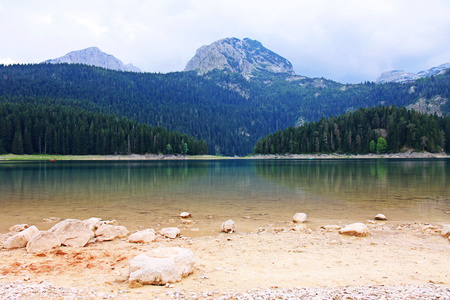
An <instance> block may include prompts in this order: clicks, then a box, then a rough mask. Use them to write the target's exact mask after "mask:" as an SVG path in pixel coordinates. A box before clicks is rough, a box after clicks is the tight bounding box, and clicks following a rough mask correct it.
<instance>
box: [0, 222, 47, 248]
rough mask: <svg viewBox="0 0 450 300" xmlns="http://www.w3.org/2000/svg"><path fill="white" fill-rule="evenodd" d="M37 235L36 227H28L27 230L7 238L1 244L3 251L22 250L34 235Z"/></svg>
mask: <svg viewBox="0 0 450 300" xmlns="http://www.w3.org/2000/svg"><path fill="white" fill-rule="evenodd" d="M38 233H39V229H38V228H37V227H36V226H34V225H33V226H30V227H28V228H27V229H25V230H23V231H21V232H19V233H17V234H15V235H13V236H11V237H9V238H8V239H7V240H6V242H5V243H4V244H3V248H5V249H16V248H23V247H25V246H26V245H27V243H28V241H30V240H31V239H32V238H33V237H34V236H35V235H36V234H38Z"/></svg>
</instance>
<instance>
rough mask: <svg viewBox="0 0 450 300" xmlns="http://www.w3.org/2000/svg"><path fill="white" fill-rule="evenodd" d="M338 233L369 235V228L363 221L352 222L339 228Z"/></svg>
mask: <svg viewBox="0 0 450 300" xmlns="http://www.w3.org/2000/svg"><path fill="white" fill-rule="evenodd" d="M339 233H340V234H346V235H353V236H368V235H370V231H369V228H368V227H367V226H366V225H365V224H363V223H353V224H350V225H347V226H345V227H344V228H342V229H340V230H339Z"/></svg>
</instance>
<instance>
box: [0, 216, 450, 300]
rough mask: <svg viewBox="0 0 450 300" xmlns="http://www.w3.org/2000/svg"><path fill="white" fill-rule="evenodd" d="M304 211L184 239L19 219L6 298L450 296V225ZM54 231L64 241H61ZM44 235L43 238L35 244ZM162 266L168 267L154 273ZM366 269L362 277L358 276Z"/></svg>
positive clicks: (6, 261) (0, 282)
mask: <svg viewBox="0 0 450 300" xmlns="http://www.w3.org/2000/svg"><path fill="white" fill-rule="evenodd" d="M191 218H192V215H191V214H190V213H187V212H182V213H181V214H180V220H182V221H189V220H190V219H191ZM306 218H307V216H306V214H304V213H296V214H295V215H294V216H293V220H292V223H291V225H290V226H287V227H286V226H285V227H274V226H273V225H272V224H269V225H267V226H261V227H259V228H258V229H257V231H256V232H254V233H249V234H242V233H239V231H238V228H237V226H236V223H234V222H233V221H232V220H228V221H225V222H223V223H222V225H221V226H220V228H221V231H222V234H221V235H220V236H218V237H202V238H186V237H183V236H181V235H180V230H179V229H178V228H176V227H169V228H163V229H161V230H160V231H159V232H155V231H154V230H153V229H151V228H148V229H145V230H141V231H137V232H134V233H131V234H130V233H129V232H128V231H127V230H126V228H125V227H124V226H119V225H118V224H117V221H115V220H112V221H104V220H101V219H99V218H90V219H87V220H84V221H81V220H76V219H66V220H60V219H58V218H49V219H45V220H46V222H55V223H56V224H55V225H54V226H53V227H52V228H51V229H50V230H48V231H45V232H43V231H41V232H39V231H38V230H37V228H34V227H35V226H28V225H27V224H17V225H14V226H12V227H11V228H10V232H9V233H7V234H3V235H1V236H0V244H1V245H2V247H3V249H2V250H1V251H0V261H2V263H1V264H0V298H1V299H11V300H12V299H42V298H46V299H148V298H150V297H151V298H158V299H160V298H167V299H380V298H381V299H449V298H450V285H449V284H448V283H449V281H448V278H447V276H448V274H450V273H448V267H447V265H448V264H446V262H445V257H446V255H448V253H449V250H450V247H449V243H448V242H450V225H448V224H440V225H432V224H427V223H422V222H414V223H403V224H395V223H388V222H387V218H386V216H384V215H383V214H378V215H376V216H375V217H374V219H372V220H367V221H365V222H364V223H354V224H348V225H324V226H320V227H318V228H316V229H314V230H312V229H311V228H308V227H307V226H305V224H304V222H305V221H306ZM47 235H50V239H49V236H47ZM55 236H56V237H57V240H58V242H57V243H53V239H54V237H55ZM37 237H39V238H40V239H42V238H43V240H44V241H45V243H36V242H35V241H34V239H36V238H37ZM33 241H34V242H33ZM33 243H34V245H32V244H33ZM30 245H31V246H30ZM24 247H25V248H24ZM36 247H37V248H36ZM346 252H348V253H346ZM194 253H195V257H194ZM377 253H378V254H377ZM385 256H389V257H390V260H389V259H388V258H387V257H385ZM443 258H444V259H443ZM447 258H448V256H447ZM293 259H294V260H293ZM384 259H386V261H383V260H384ZM270 261H272V264H270V263H269V262H270ZM141 263H144V264H141ZM146 263H148V264H146ZM287 263H289V264H292V265H291V266H288V265H286V264H287ZM405 263H406V264H408V265H409V266H407V268H406V269H405V270H399V271H398V272H397V271H394V270H395V269H396V268H399V267H403V264H405ZM321 264H322V266H321ZM352 264H356V265H357V266H356V267H357V268H356V269H353V267H354V266H353V265H352ZM358 264H361V266H362V267H363V269H361V266H358ZM395 264H399V265H398V266H395ZM155 265H156V266H157V268H156V269H158V268H159V269H160V270H156V271H155V270H154V269H153V266H155ZM259 265H262V266H263V267H262V268H261V267H260V266H259ZM297 265H298V267H297ZM308 265H309V266H308ZM72 268H73V270H72ZM169 269H170V271H168V270H169ZM172 269H173V270H172ZM299 269H300V270H299ZM364 269H371V270H367V272H366V270H364ZM161 270H162V273H158V274H157V275H155V274H156V273H155V272H159V271H161ZM389 270H391V271H389ZM416 270H417V271H416ZM88 271H91V272H93V273H92V274H91V273H89V272H88ZM144 271H145V272H148V271H150V275H148V273H147V274H144V273H145V272H144ZM347 271H348V272H349V273H348V274H346V275H344V274H345V272H347ZM380 271H381V273H380V274H379V275H377V276H375V277H374V278H372V279H370V278H369V277H371V276H374V275H373V274H372V273H376V272H380ZM392 271H394V272H392ZM414 271H415V272H414ZM83 273H86V274H83ZM133 273H135V274H133ZM137 273H139V274H137ZM174 273H177V274H175V275H174ZM277 273H279V274H278V277H276V276H275V277H273V278H272V276H273V275H275V274H277ZM327 273H330V274H331V275H330V276H327ZM391 273H392V274H391ZM393 273H397V274H393ZM404 273H410V274H409V275H408V276H409V277H404V276H403V274H404ZM141 275H143V276H141ZM358 275H361V276H359V278H361V279H358V280H355V278H357V277H358ZM98 276H100V277H101V278H100V279H98V280H93V278H96V277H98ZM139 276H141V277H139ZM173 276H178V277H173ZM266 276H267V278H265V277H266ZM296 276H297V277H298V278H296ZM309 276H311V277H313V278H309ZM336 276H343V277H344V280H340V279H339V278H337V277H336ZM391 276H392V277H393V279H391V280H387V278H388V277H391ZM395 276H397V277H398V278H397V279H396V278H395ZM77 277H80V278H77ZM302 277H303V278H302ZM345 277H347V278H345ZM364 277H367V280H365V279H364ZM164 278H166V281H164V280H165V279H164ZM268 278H269V279H268ZM270 278H272V279H270ZM352 278H353V280H351V279H352ZM280 279H281V281H280ZM409 279H411V282H409ZM53 280H56V282H54V281H53ZM58 280H59V281H58ZM69 280H74V282H76V284H75V285H73V284H69V282H68V281H69ZM80 280H81V281H80ZM97 281H98V282H97ZM233 281H234V282H235V283H233V284H232V285H229V284H228V283H229V282H233ZM242 281H248V283H249V284H248V285H242ZM280 282H281V283H282V284H281V285H280ZM330 282H333V283H332V284H330ZM336 283H338V284H336ZM361 283H366V284H361ZM147 284H150V285H151V286H148V285H147ZM311 284H312V285H313V286H310V285H311ZM286 286H289V288H287V287H286ZM238 287H239V288H238ZM245 287H247V288H245Z"/></svg>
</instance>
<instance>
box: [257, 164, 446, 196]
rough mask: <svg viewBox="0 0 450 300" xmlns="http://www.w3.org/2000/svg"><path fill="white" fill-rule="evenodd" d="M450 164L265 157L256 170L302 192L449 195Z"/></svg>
mask: <svg viewBox="0 0 450 300" xmlns="http://www.w3.org/2000/svg"><path fill="white" fill-rule="evenodd" d="M449 166H450V165H449V164H448V163H447V161H446V160H441V161H436V160H433V161H427V160H415V161H404V160H402V161H400V160H398V161H397V160H333V161H328V160H314V161H307V160H304V161H282V162H280V161H261V162H259V163H257V164H255V172H256V174H257V175H258V176H260V177H261V178H264V179H266V180H268V181H270V182H272V183H274V184H276V185H278V186H282V187H285V188H288V189H291V190H295V191H297V192H299V193H309V194H311V195H321V196H326V197H342V198H343V199H345V196H348V199H349V200H351V199H367V198H369V199H372V198H379V200H383V199H384V198H386V196H383V195H387V194H390V196H392V198H405V199H419V200H420V199H423V198H424V197H428V198H431V199H446V200H448V199H449V196H450V195H449V189H448V188H447V187H448V186H449V184H450V182H449V177H448V175H449V174H450V169H449Z"/></svg>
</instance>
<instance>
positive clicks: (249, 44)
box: [184, 38, 295, 79]
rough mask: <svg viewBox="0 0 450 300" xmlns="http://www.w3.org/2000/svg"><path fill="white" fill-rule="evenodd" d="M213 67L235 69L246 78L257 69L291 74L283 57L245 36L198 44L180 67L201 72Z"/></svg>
mask: <svg viewBox="0 0 450 300" xmlns="http://www.w3.org/2000/svg"><path fill="white" fill-rule="evenodd" d="M214 69H221V70H228V71H231V72H234V73H239V74H241V75H243V76H244V77H246V78H247V79H248V78H250V77H252V76H256V75H257V74H258V72H269V73H285V74H289V75H295V72H294V69H293V67H292V64H291V63H290V62H289V61H288V60H287V59H285V58H284V57H281V56H280V55H278V54H276V53H274V52H272V51H270V50H269V49H267V48H265V47H264V46H263V45H262V44H261V43H260V42H258V41H256V40H251V39H249V38H245V39H243V40H239V39H237V38H225V39H222V40H218V41H216V42H214V43H212V44H211V45H207V46H202V47H200V48H199V49H198V50H197V52H196V54H195V56H194V57H193V58H192V59H191V60H190V61H189V62H188V63H187V65H186V68H185V69H184V71H197V73H198V74H200V75H203V74H205V73H207V72H209V71H211V70H214Z"/></svg>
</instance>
